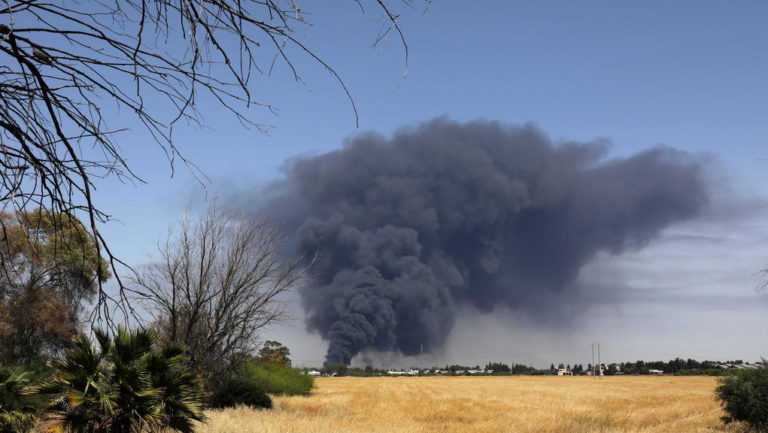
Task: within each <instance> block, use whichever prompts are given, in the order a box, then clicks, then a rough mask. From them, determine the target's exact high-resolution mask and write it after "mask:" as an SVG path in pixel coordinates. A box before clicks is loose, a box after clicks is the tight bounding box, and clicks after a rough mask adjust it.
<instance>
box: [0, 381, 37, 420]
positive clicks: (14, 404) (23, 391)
mask: <svg viewBox="0 0 768 433" xmlns="http://www.w3.org/2000/svg"><path fill="white" fill-rule="evenodd" d="M29 385H30V382H29V375H28V374H27V373H26V372H17V371H13V370H11V369H8V368H0V433H23V432H26V431H29V429H30V428H31V427H32V425H33V424H34V423H35V412H36V411H37V409H38V408H39V406H38V405H36V404H35V402H34V401H33V399H31V398H30V395H29V394H30V393H29Z"/></svg>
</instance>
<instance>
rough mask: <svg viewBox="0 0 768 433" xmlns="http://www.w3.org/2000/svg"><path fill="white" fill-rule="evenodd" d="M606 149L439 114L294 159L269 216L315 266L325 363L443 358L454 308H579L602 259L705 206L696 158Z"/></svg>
mask: <svg viewBox="0 0 768 433" xmlns="http://www.w3.org/2000/svg"><path fill="white" fill-rule="evenodd" d="M606 151H607V146H606V144H605V143H604V142H600V141H597V142H587V143H576V142H565V143H553V142H552V140H550V139H549V138H548V137H547V136H546V135H545V134H544V133H542V132H541V131H540V130H538V129H537V128H535V127H533V126H530V125H526V126H509V125H505V124H501V123H497V122H489V121H475V122H470V123H457V122H453V121H449V120H447V119H436V120H433V121H430V122H427V123H424V124H421V125H419V126H417V127H415V128H408V129H403V130H400V131H399V132H397V133H396V134H394V136H393V137H392V138H386V137H383V136H381V135H377V134H372V133H371V134H363V135H360V136H357V137H355V138H353V139H351V140H349V141H348V142H347V143H346V145H345V146H344V148H343V149H341V150H338V151H334V152H330V153H327V154H323V155H320V156H316V157H310V158H304V159H300V160H297V161H294V162H293V163H292V164H290V165H289V166H288V167H287V168H286V169H285V176H286V177H285V179H283V180H282V181H281V182H279V183H278V184H277V186H275V187H274V188H275V189H273V193H275V196H274V199H273V200H272V201H270V203H269V205H267V207H266V208H267V211H268V212H270V213H271V214H272V215H273V216H274V217H275V218H276V219H279V220H281V221H283V222H287V223H288V226H289V227H291V230H292V231H295V233H294V239H295V241H296V245H297V248H298V252H299V253H301V254H304V255H306V256H314V255H316V256H317V258H318V259H317V262H316V263H315V265H314V272H313V281H312V282H311V284H309V285H308V287H306V289H305V290H303V292H302V297H303V302H304V307H305V309H306V311H307V316H308V327H309V329H310V330H313V331H316V332H319V333H320V334H321V335H322V336H323V337H324V338H325V339H327V340H329V342H330V344H329V348H328V353H327V355H326V363H327V364H333V365H335V364H342V363H343V364H349V363H350V361H351V360H352V358H353V357H354V356H355V355H356V354H357V353H359V352H360V351H361V350H364V349H369V348H372V349H377V350H380V351H399V352H401V353H403V354H405V355H414V354H417V353H418V352H419V350H420V345H422V344H423V346H424V350H425V351H430V350H434V349H437V348H440V347H441V346H442V345H443V344H444V343H445V340H446V337H447V335H448V334H449V332H450V331H451V328H452V325H453V323H454V318H455V312H456V310H457V307H459V306H463V305H471V306H474V307H476V308H477V309H479V310H481V311H484V312H490V311H492V310H494V309H498V308H508V309H520V310H525V309H528V310H535V309H536V308H538V307H537V306H539V305H542V304H543V303H546V300H547V299H554V298H555V297H557V299H561V300H562V301H561V302H568V301H567V299H568V296H567V295H568V293H569V291H572V290H573V287H574V286H575V282H576V279H577V278H578V275H579V271H580V270H581V268H582V267H583V266H584V265H585V264H586V263H588V262H589V261H590V260H591V259H592V258H594V257H595V255H596V254H597V253H598V252H607V253H610V254H620V253H622V252H623V251H625V250H628V249H637V248H640V247H643V246H644V245H645V244H647V243H648V242H649V241H651V240H652V239H653V238H654V237H655V236H657V235H658V234H659V233H660V231H661V230H662V229H664V228H665V227H667V226H669V225H670V224H673V223H675V222H679V221H683V220H686V219H689V218H692V217H694V216H696V215H698V214H699V213H701V211H702V209H703V207H704V206H705V204H706V203H707V199H708V190H707V186H706V183H705V181H704V175H703V166H702V164H701V161H700V160H699V159H697V158H694V157H693V156H691V155H689V154H686V153H684V152H681V151H678V150H675V149H672V148H669V147H654V148H651V149H649V150H646V151H644V152H641V153H638V154H635V155H633V156H630V157H626V158H617V159H607V158H606Z"/></svg>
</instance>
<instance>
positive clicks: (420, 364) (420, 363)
mask: <svg viewBox="0 0 768 433" xmlns="http://www.w3.org/2000/svg"><path fill="white" fill-rule="evenodd" d="M422 370H424V343H421V356H419V373H421V371H422Z"/></svg>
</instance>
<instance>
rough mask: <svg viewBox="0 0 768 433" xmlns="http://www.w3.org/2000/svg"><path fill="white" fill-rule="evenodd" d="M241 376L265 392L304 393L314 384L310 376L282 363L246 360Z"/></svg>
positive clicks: (307, 392) (279, 393)
mask: <svg viewBox="0 0 768 433" xmlns="http://www.w3.org/2000/svg"><path fill="white" fill-rule="evenodd" d="M242 373H243V376H244V377H245V378H246V380H248V381H252V382H253V383H255V384H256V385H258V386H259V387H260V388H261V389H262V390H264V392H266V393H267V394H273V395H306V394H309V392H310V391H311V390H312V388H313V387H314V386H315V381H314V379H313V378H312V376H309V375H306V374H301V371H300V370H298V369H295V368H290V367H286V366H284V365H278V364H269V363H263V362H246V363H245V364H243V366H242Z"/></svg>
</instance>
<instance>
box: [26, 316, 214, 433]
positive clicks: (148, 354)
mask: <svg viewBox="0 0 768 433" xmlns="http://www.w3.org/2000/svg"><path fill="white" fill-rule="evenodd" d="M95 334H96V340H97V341H98V347H94V346H93V345H92V344H91V343H90V342H89V341H88V340H87V339H86V338H85V337H80V338H78V339H76V341H75V348H74V349H73V350H72V351H70V352H69V353H68V354H67V357H66V359H64V360H63V361H59V362H57V363H56V364H55V366H54V369H55V371H54V375H53V377H52V378H51V379H49V380H48V381H46V383H45V384H44V385H42V386H41V387H40V389H39V391H40V392H41V393H44V394H52V395H53V401H52V403H51V404H50V405H49V407H48V409H47V413H46V416H45V420H46V423H47V426H48V431H49V432H63V431H68V432H73V433H81V432H82V433H97V432H98V433H112V432H115V433H118V432H119V433H122V432H129V433H142V432H157V431H161V430H176V431H179V432H183V433H191V432H192V431H194V423H193V421H196V420H197V421H199V420H202V419H203V414H202V407H201V405H200V403H199V394H198V386H197V380H196V377H195V376H194V375H193V374H192V373H190V371H189V370H188V368H187V367H186V365H185V364H184V361H185V357H184V350H183V349H181V348H179V347H176V346H171V347H166V348H159V347H157V344H156V340H155V336H154V334H153V333H152V332H150V331H147V330H137V331H127V330H125V329H123V328H119V329H118V331H117V335H116V336H115V337H114V338H112V337H110V336H109V335H107V334H106V333H104V332H102V331H96V333H95Z"/></svg>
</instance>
